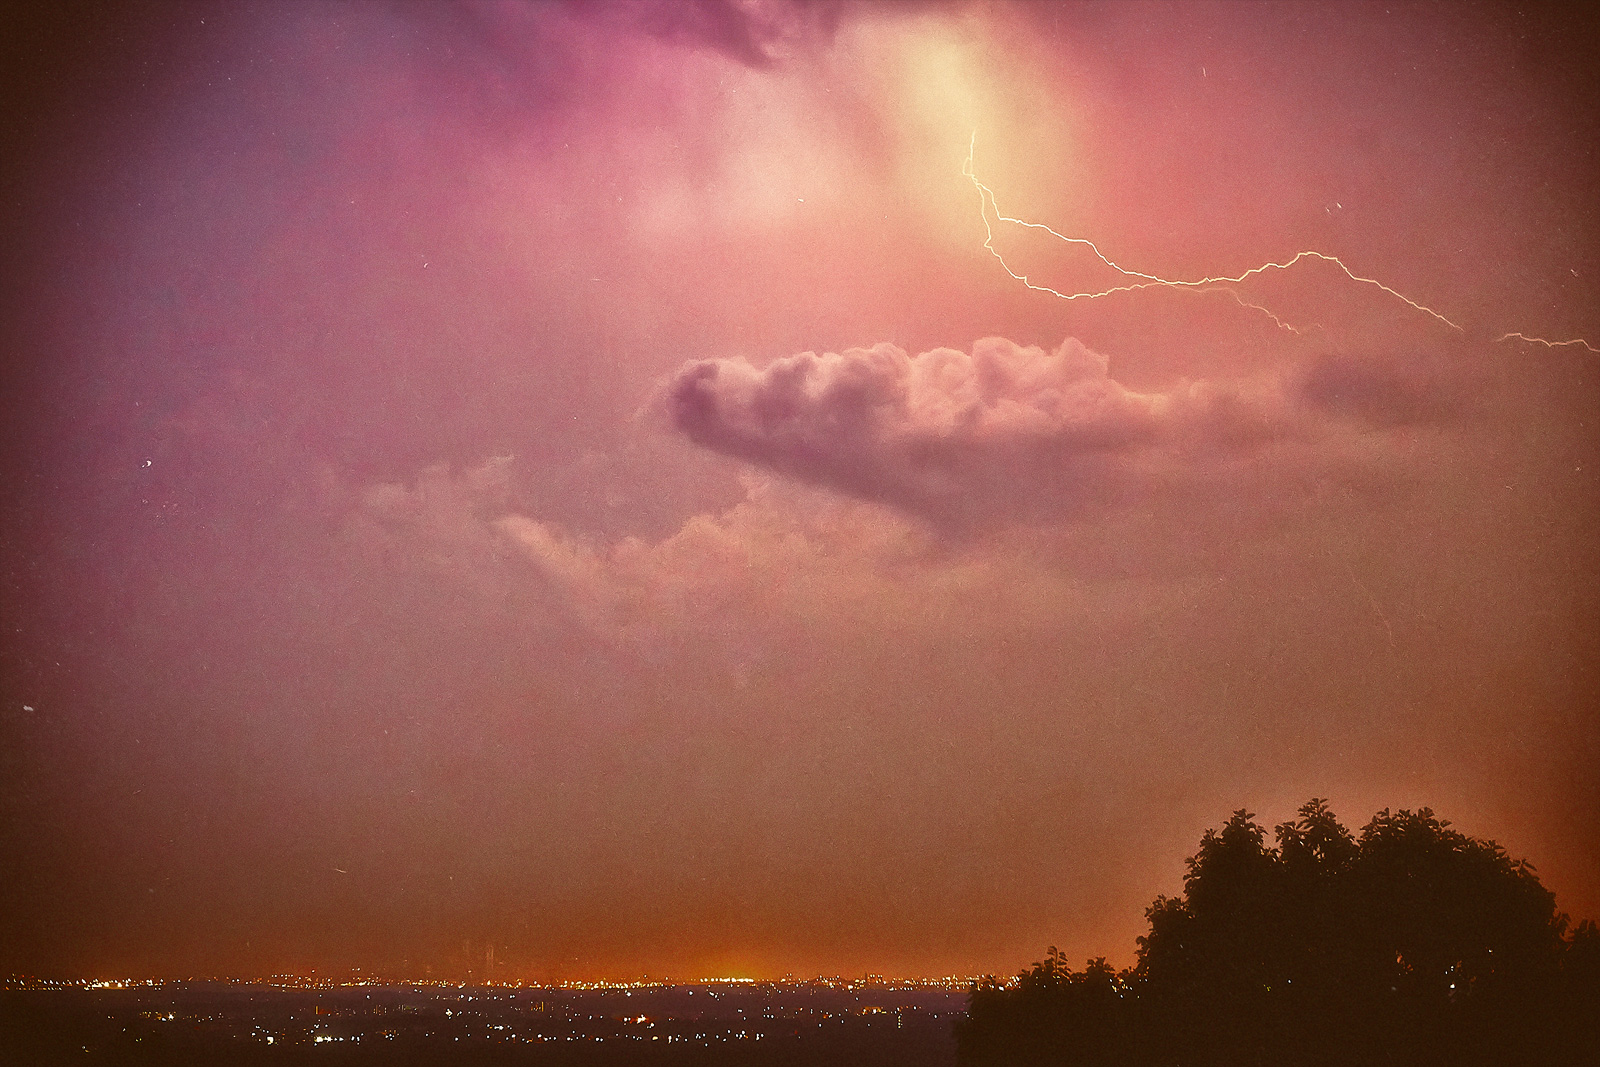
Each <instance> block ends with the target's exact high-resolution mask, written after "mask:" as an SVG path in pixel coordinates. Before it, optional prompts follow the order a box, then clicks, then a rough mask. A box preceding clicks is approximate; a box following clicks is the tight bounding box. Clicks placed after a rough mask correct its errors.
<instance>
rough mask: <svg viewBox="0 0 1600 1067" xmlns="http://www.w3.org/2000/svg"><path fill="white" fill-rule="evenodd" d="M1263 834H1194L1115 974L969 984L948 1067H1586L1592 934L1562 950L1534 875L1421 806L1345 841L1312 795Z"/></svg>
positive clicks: (1235, 825)
mask: <svg viewBox="0 0 1600 1067" xmlns="http://www.w3.org/2000/svg"><path fill="white" fill-rule="evenodd" d="M1274 838H1275V841H1276V845H1275V846H1269V845H1268V844H1267V843H1266V832H1265V830H1264V829H1263V828H1262V827H1261V826H1260V825H1259V824H1257V823H1256V822H1255V816H1254V815H1253V814H1252V813H1251V812H1249V811H1244V810H1240V811H1236V812H1234V814H1233V816H1232V817H1231V818H1230V819H1229V820H1228V821H1227V823H1226V824H1224V826H1223V827H1222V829H1221V830H1208V831H1206V833H1205V835H1204V836H1203V837H1202V838H1201V841H1200V849H1199V851H1198V852H1197V853H1196V854H1195V855H1194V856H1193V857H1191V858H1190V859H1189V861H1188V871H1187V873H1186V875H1185V877H1184V889H1183V895H1182V896H1181V897H1175V898H1174V897H1158V898H1157V899H1156V901H1155V902H1154V903H1153V904H1152V905H1151V906H1150V908H1149V909H1148V910H1147V911H1146V913H1145V914H1146V917H1147V918H1148V920H1149V924H1150V929H1149V932H1148V933H1147V934H1146V935H1145V936H1143V937H1141V938H1139V939H1138V963H1137V965H1136V966H1135V967H1134V968H1132V969H1131V970H1129V971H1125V972H1123V973H1122V974H1120V975H1114V974H1112V972H1111V969H1110V968H1109V967H1108V966H1107V965H1106V963H1105V961H1104V960H1103V959H1101V960H1095V961H1091V962H1090V964H1089V966H1088V968H1087V969H1086V970H1085V971H1084V972H1081V973H1074V972H1073V971H1072V969H1071V968H1070V967H1069V966H1068V965H1067V964H1066V961H1065V960H1064V959H1062V958H1061V955H1060V953H1059V952H1057V951H1056V950H1055V949H1054V948H1052V949H1051V950H1050V954H1049V955H1048V956H1047V957H1046V959H1045V960H1044V961H1042V962H1041V963H1038V964H1035V965H1034V967H1033V968H1032V969H1031V970H1029V971H1026V972H1024V973H1023V974H1022V975H1021V976H1020V977H1019V978H1018V979H1017V980H1016V982H1014V983H1012V984H1009V985H1001V984H999V983H996V982H989V983H987V984H981V985H979V986H975V987H974V989H973V993H972V1002H971V1010H970V1011H969V1016H968V1019H967V1020H966V1021H965V1022H964V1023H963V1024H962V1026H961V1027H959V1028H958V1032H957V1037H958V1044H959V1047H960V1054H961V1061H962V1063H963V1064H970V1065H974V1067H976V1065H980V1064H999V1063H1015V1064H1102V1063H1107V1064H1109V1063H1113V1062H1115V1063H1118V1064H1127V1065H1139V1064H1161V1065H1163V1067H1209V1065H1217V1067H1222V1065H1227V1067H1241V1065H1253V1064H1262V1065H1266V1064H1272V1065H1306V1067H1323V1065H1326V1067H1333V1065H1338V1064H1354V1063H1363V1064H1366V1063H1370V1064H1434V1063H1439V1064H1444V1063H1449V1064H1452V1065H1467V1064H1491V1063H1493V1064H1496V1065H1499V1064H1508V1063H1523V1062H1526V1063H1540V1064H1566V1063H1571V1064H1578V1063H1594V1062H1600V1041H1597V1038H1600V932H1597V930H1596V928H1595V926H1594V924H1593V923H1588V922H1586V923H1583V924H1580V925H1579V926H1578V927H1577V929H1576V930H1574V931H1573V932H1572V934H1571V936H1565V934H1566V926H1567V919H1566V916H1564V915H1562V914H1560V913H1559V912H1557V911H1556V907H1555V898H1554V896H1553V895H1552V894H1551V893H1550V892H1549V891H1548V890H1547V889H1545V888H1544V887H1543V886H1542V885H1540V884H1539V879H1538V877H1537V875H1536V874H1535V872H1534V870H1533V868H1532V866H1530V865H1529V864H1527V863H1526V862H1524V861H1521V860H1514V859H1512V858H1510V857H1509V856H1508V855H1507V854H1506V852H1505V850H1504V849H1503V848H1501V847H1500V846H1499V845H1497V844H1495V843H1494V842H1492V841H1482V840H1478V839H1476V838H1471V837H1468V836H1466V835H1464V834H1461V833H1459V832H1458V831H1456V830H1454V829H1451V828H1450V824H1449V823H1448V822H1445V821H1443V820H1440V819H1438V818H1436V817H1435V816H1434V814H1433V812H1432V811H1430V810H1428V809H1426V808H1424V809H1422V810H1420V811H1416V812H1412V811H1397V812H1390V811H1388V810H1385V811H1382V812H1379V813H1378V814H1377V815H1376V816H1374V817H1373V819H1372V820H1371V821H1370V822H1369V823H1368V824H1367V825H1366V826H1365V827H1363V828H1362V830H1361V833H1360V835H1359V836H1357V835H1352V834H1351V833H1350V832H1349V831H1348V830H1346V829H1345V828H1344V827H1343V826H1342V825H1340V823H1339V821H1338V820H1337V819H1336V818H1335V817H1334V815H1333V813H1332V812H1331V811H1330V810H1329V809H1328V807H1327V803H1326V802H1325V801H1323V800H1320V799H1313V800H1311V801H1310V802H1309V803H1307V804H1306V805H1305V806H1304V807H1302V808H1301V809H1300V811H1299V813H1298V817H1297V818H1296V819H1294V820H1292V821H1290V822H1286V823H1283V824H1282V825H1280V826H1278V827H1276V828H1275V831H1274Z"/></svg>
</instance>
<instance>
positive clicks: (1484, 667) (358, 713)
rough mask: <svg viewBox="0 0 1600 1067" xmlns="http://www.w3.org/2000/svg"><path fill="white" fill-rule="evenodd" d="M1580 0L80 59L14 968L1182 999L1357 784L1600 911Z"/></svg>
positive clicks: (53, 225) (166, 16)
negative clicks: (1199, 853) (1230, 856)
mask: <svg viewBox="0 0 1600 1067" xmlns="http://www.w3.org/2000/svg"><path fill="white" fill-rule="evenodd" d="M1576 10H1577V9H1576V8H1572V9H1567V8H1560V7H1556V8H1534V9H1531V10H1521V9H1519V8H1518V7H1517V6H1514V5H1499V4H1476V5H1474V4H1448V5H1444V4H1404V3H1389V4H1384V3H1378V4H1362V3H1340V4H1316V3H1304V4H1248V3H1239V4H1206V3H1192V4H1181V5H1165V4H1143V3H1132V2H1130V3H1108V4H1047V3H1038V4H1017V5H1009V4H999V3H996V4H960V3H951V4H941V3H922V4H909V3H908V4H851V3H825V2H819V3H811V4H805V3H785V2H759V0H757V2H750V3H736V2H732V0H730V2H727V3H719V2H711V0H707V2H702V3H670V2H665V0H662V2H642V3H614V4H581V3H572V4H566V3H551V4H518V3H486V4H462V5H449V4H431V3H428V4H424V3H416V4H407V3H388V4H380V3H360V4H341V3H295V4H282V3H227V4H205V3H194V4H143V5H140V4H133V5H114V6H107V7H96V6H81V5H80V6H69V7H67V8H64V9H58V10H57V11H56V13H53V14H52V13H49V12H47V11H46V10H45V9H43V8H41V9H40V10H39V11H37V12H34V11H31V10H28V11H24V12H22V13H19V14H17V15H14V16H9V17H11V18H12V19H13V21H14V23H15V26H14V28H13V31H11V32H9V33H8V36H9V37H10V38H11V39H12V40H11V43H8V44H7V45H6V48H7V49H8V52H7V56H8V60H9V62H8V64H7V66H9V68H10V72H9V73H7V74H6V75H5V76H6V78H7V79H8V81H7V92H8V94H9V95H10V97H11V98H12V99H13V100H14V101H17V104H16V106H14V107H12V108H11V109H10V110H11V111H13V112H14V114H12V115H10V116H8V117H7V119H6V127H5V131H6V132H5V135H4V136H5V139H6V140H5V144H4V151H3V152H0V155H4V156H5V157H7V161H6V162H5V164H4V181H5V186H4V192H5V204H4V208H3V209H0V211H3V213H4V223H5V227H6V231H5V236H4V239H3V241H0V244H3V245H4V250H3V251H0V256H3V259H4V263H5V277H6V279H7V284H6V287H5V288H6V292H5V295H4V298H3V303H4V316H5V317H4V323H3V326H4V329H3V331H0V333H3V337H4V343H5V346H6V358H5V364H4V368H3V374H4V376H5V377H4V381H3V383H0V395H3V397H4V399H3V404H4V411H3V416H4V422H5V426H4V434H5V439H4V451H3V456H0V501H3V504H4V508H5V516H4V533H3V534H0V551H3V556H0V574H3V575H4V578H5V581H4V593H3V596H4V602H3V618H4V623H5V637H4V640H3V642H0V652H3V657H4V658H3V661H0V662H3V674H0V686H3V688H0V700H3V706H0V759H3V760H4V761H5V762H4V763H3V765H0V845H3V847H4V849H5V855H6V857H7V859H6V863H5V869H4V870H3V871H0V912H3V914H4V915H5V918H4V920H0V973H4V974H13V973H14V974H30V975H56V976H76V977H79V978H104V979H111V978H135V977H155V978H161V977H173V978H175V977H183V976H194V975H218V976H268V975H274V974H277V975H297V976H310V975H313V974H315V975H349V974H356V973H360V974H364V975H377V976H393V977H396V978H399V977H408V978H417V979H424V978H434V979H439V980H443V979H451V980H456V979H466V978H469V977H470V978H473V979H476V980H491V981H498V982H518V981H526V982H559V981H585V982H590V981H597V980H615V981H634V980H638V979H641V978H646V977H649V978H655V979H664V978H676V979H702V978H709V977H727V978H756V979H766V978H774V977H779V976H783V975H797V976H811V975H844V976H852V975H853V976H861V975H865V974H869V973H870V974H875V975H887V976H891V977H909V976H937V975H973V974H980V973H991V972H992V973H998V974H1009V973H1014V972H1015V971H1016V970H1017V969H1018V968H1019V967H1021V966H1023V965H1025V964H1027V963H1028V962H1030V961H1032V960H1034V959H1037V958H1038V957H1039V956H1040V955H1041V954H1042V953H1043V951H1044V948H1045V946H1046V945H1058V946H1060V947H1061V948H1062V949H1063V950H1064V951H1065V952H1066V953H1067V955H1068V956H1069V957H1071V958H1073V959H1081V958H1083V957H1087V956H1100V955H1104V956H1107V957H1109V958H1110V959H1111V960H1112V962H1113V963H1114V964H1116V965H1119V966H1120V965H1125V964H1128V963H1131V962H1132V960H1133V953H1134V939H1135V937H1136V936H1137V935H1138V934H1140V933H1141V932H1143V930H1144V909H1145V908H1146V907H1147V906H1148V905H1149V903H1150V902H1151V900H1152V899H1154V898H1155V897H1156V896H1157V895H1158V894H1162V893H1166V894H1171V893H1175V892H1177V891H1179V890H1180V889H1181V887H1182V877H1183V872H1184V866H1183V860H1184V857H1185V856H1187V855H1189V854H1190V853H1191V852H1192V851H1193V849H1194V845H1195V842H1196V841H1197V840H1198V838H1199V835H1200V834H1201V832H1202V831H1203V830H1204V829H1205V828H1206V827H1208V826H1217V825H1219V824H1220V823H1221V822H1222V821H1223V820H1224V819H1226V818H1227V816H1228V815H1229V814H1230V813H1231V812H1232V811H1234V810H1235V809H1239V808H1248V809H1250V810H1251V811H1254V812H1257V813H1258V815H1259V817H1260V818H1261V819H1262V820H1263V821H1264V822H1267V823H1270V822H1274V821H1281V820H1283V819H1286V818H1289V817H1291V816H1292V814H1293V812H1294V810H1295V809H1296V808H1297V807H1298V806H1299V805H1300V804H1302V803H1304V802H1305V801H1306V800H1307V799H1308V798H1310V797H1314V796H1315V797H1327V798H1328V799H1329V801H1330V803H1331V805H1332V807H1333V809H1334V810H1335V811H1336V812H1337V813H1338V814H1339V816H1340V817H1341V818H1342V819H1343V820H1344V821H1345V822H1346V823H1347V824H1349V825H1352V826H1355V827H1359V826H1360V824H1361V823H1363V822H1364V821H1365V820H1366V819H1367V818H1369V817H1370V816H1371V815H1372V814H1373V813H1374V812H1376V811H1378V810H1380V809H1382V808H1386V807H1388V808H1401V807H1405V808H1417V807H1422V806H1428V807H1432V808H1433V809H1434V810H1435V811H1437V812H1438V813H1439V814H1440V815H1441V816H1443V817H1446V818H1449V819H1451V820H1452V821H1453V824H1454V825H1455V826H1456V827H1457V828H1459V829H1461V830H1462V831H1464V832H1466V833H1469V834H1473V835H1476V836H1480V837H1489V838H1493V839H1495V840H1496V841H1498V842H1499V843H1501V844H1502V845H1504V846H1505V847H1506V848H1507V849H1508V850H1509V851H1510V852H1511V853H1512V854H1513V855H1515V856H1519V857H1526V858H1527V859H1529V860H1530V861H1531V862H1532V863H1533V864H1534V865H1535V866H1536V868H1537V870H1538V872H1539V875H1540V877H1541V879H1542V880H1543V882H1544V884H1545V885H1546V886H1548V887H1549V888H1550V889H1552V890H1553V891H1554V892H1555V893H1556V895H1557V899H1558V902H1559V904H1560V906H1561V907H1562V908H1563V909H1564V910H1566V911H1569V912H1571V913H1572V914H1573V915H1574V916H1575V917H1595V916H1596V915H1597V914H1600V775H1597V774H1596V771H1595V768H1596V767H1597V766H1600V715H1597V710H1600V705H1597V699H1600V681H1597V673H1596V672H1597V669H1600V647H1597V626H1596V623H1597V619H1600V529H1597V524H1596V518H1597V516H1600V507H1597V505H1600V480H1597V476H1600V352H1597V349H1600V206H1597V205H1600V157H1597V155H1596V152H1595V147H1596V144H1597V143H1600V142H1597V138H1596V134H1597V114H1600V112H1597V107H1600V105H1597V101H1600V86H1597V85H1596V73H1595V71H1596V65H1595V58H1596V54H1595V50H1594V43H1595V38H1594V34H1593V30H1592V28H1591V26H1590V25H1589V24H1588V23H1587V22H1584V21H1582V20H1581V19H1580V17H1579V16H1577V15H1576V14H1575V12H1576Z"/></svg>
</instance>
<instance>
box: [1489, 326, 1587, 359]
mask: <svg viewBox="0 0 1600 1067" xmlns="http://www.w3.org/2000/svg"><path fill="white" fill-rule="evenodd" d="M1513 337H1515V338H1516V339H1517V340H1519V341H1523V342H1526V343H1527V344H1530V345H1544V346H1545V347H1546V348H1566V347H1568V346H1569V345H1579V346H1581V347H1583V348H1587V349H1588V350H1589V351H1591V352H1593V353H1595V354H1596V355H1600V348H1596V347H1595V346H1594V345H1592V344H1590V343H1589V342H1588V341H1585V340H1584V339H1583V338H1581V337H1574V338H1573V339H1572V340H1570V341H1546V340H1545V339H1544V338H1543V337H1529V336H1528V335H1527V334H1525V333H1521V332H1516V331H1513V332H1512V333H1507V334H1501V335H1500V336H1499V337H1496V338H1495V339H1494V340H1495V343H1496V344H1499V343H1500V342H1501V341H1509V340H1511V339H1512V338H1513Z"/></svg>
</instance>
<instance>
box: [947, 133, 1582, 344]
mask: <svg viewBox="0 0 1600 1067" xmlns="http://www.w3.org/2000/svg"><path fill="white" fill-rule="evenodd" d="M977 145H978V134H977V131H976V130H974V131H973V134H972V140H971V141H970V142H969V143H968V145H967V159H966V162H965V163H963V164H962V166H961V174H962V176H963V177H965V178H966V179H967V180H968V181H970V182H972V185H973V188H974V189H976V190H977V192H978V205H979V213H980V214H981V215H982V217H983V235H984V236H983V247H984V249H985V250H986V251H988V253H989V254H990V255H991V256H993V257H994V258H995V260H996V262H998V263H999V264H1000V266H1001V268H1002V269H1003V270H1005V272H1006V273H1007V274H1009V275H1011V277H1013V278H1015V279H1016V280H1017V281H1019V282H1021V283H1022V284H1023V285H1025V286H1027V287H1028V288H1029V289H1032V290H1034V291H1035V292H1040V293H1048V294H1049V295H1051V296H1054V297H1058V298H1060V299H1062V300H1099V299H1101V298H1102V297H1107V296H1111V295H1113V294H1116V293H1132V292H1138V291H1139V290H1142V289H1158V288H1161V289H1177V290H1180V291H1183V292H1191V293H1215V292H1222V293H1227V294H1228V295H1229V296H1231V297H1233V299H1234V300H1235V301H1237V302H1238V303H1239V305H1240V306H1241V307H1245V308H1249V309H1250V310H1252V311H1259V312H1261V313H1262V314H1264V315H1266V316H1267V317H1268V318H1270V319H1271V320H1272V321H1273V322H1274V323H1276V324H1277V325H1278V326H1279V327H1280V328H1281V329H1285V330H1288V331H1290V332H1291V333H1296V334H1298V333H1301V332H1302V331H1301V330H1300V329H1299V328H1297V327H1295V326H1294V325H1292V324H1290V323H1287V322H1285V321H1284V320H1283V319H1281V318H1279V317H1278V316H1277V315H1276V314H1274V313H1273V312H1272V311H1271V310H1269V309H1267V308H1265V307H1263V306H1261V305H1260V304H1252V303H1250V302H1249V301H1247V300H1246V299H1245V298H1244V297H1242V296H1240V295H1239V293H1238V291H1237V290H1235V289H1233V288H1232V286H1234V285H1238V284H1241V283H1243V282H1246V281H1248V280H1249V279H1251V278H1253V277H1255V276H1256V275H1258V274H1265V273H1266V272H1267V271H1286V270H1289V269H1290V268H1292V267H1294V266H1295V265H1296V264H1298V263H1301V262H1303V261H1310V260H1319V261H1321V262H1323V263H1330V264H1332V265H1333V266H1335V267H1337V268H1338V269H1339V270H1340V271H1342V272H1343V273H1344V276H1345V277H1347V278H1349V279H1350V280H1351V281H1353V282H1356V283H1357V284H1360V285H1366V286H1371V287H1372V288H1374V289H1377V290H1379V291H1381V292H1383V293H1385V294H1387V295H1388V296H1391V297H1393V298H1394V299H1396V300H1399V301H1400V302H1401V303H1403V304H1405V305H1407V306H1408V307H1410V308H1412V309H1414V310H1416V311H1419V312H1421V313H1422V314H1424V315H1428V316H1430V317H1431V318H1433V319H1436V320H1437V321H1438V322H1440V323H1442V324H1443V325H1445V326H1448V327H1449V328H1450V329H1452V330H1455V331H1456V332H1457V333H1466V330H1465V329H1464V328H1463V327H1462V326H1461V325H1460V324H1459V323H1456V322H1453V321H1451V320H1450V319H1448V318H1446V317H1445V316H1444V315H1443V314H1441V313H1440V312H1438V311H1435V310H1434V309H1433V308H1431V307H1428V306H1427V305H1426V304H1421V303H1418V302H1417V301H1415V300H1413V299H1411V298H1410V297H1409V296H1406V295H1405V294H1404V293H1402V292H1400V291H1399V290H1397V289H1392V288H1390V287H1389V286H1387V285H1385V284H1383V283H1382V282H1380V281H1379V280H1378V279H1376V278H1367V277H1363V276H1362V275H1360V274H1357V273H1356V272H1355V271H1353V270H1351V269H1350V268H1349V267H1348V266H1346V265H1345V263H1344V261H1343V260H1342V259H1340V258H1339V257H1338V256H1333V255H1329V254H1328V253H1326V252H1317V251H1314V250H1310V249H1308V250H1306V251H1303V252H1296V253H1295V254H1294V255H1293V256H1291V257H1289V258H1288V259H1286V260H1283V261H1282V262H1272V263H1263V264H1261V265H1260V266H1259V267H1251V268H1250V269H1249V270H1247V271H1245V272H1244V273H1242V274H1237V275H1233V276H1226V275H1218V276H1215V277H1209V278H1199V279H1195V280H1186V279H1181V278H1163V277H1161V276H1160V275H1156V274H1146V273H1145V272H1144V271H1140V270H1133V269H1131V268H1128V267H1124V266H1122V265H1121V264H1119V263H1117V262H1115V261H1114V260H1112V259H1111V258H1110V257H1109V256H1107V255H1106V254H1105V253H1104V252H1102V251H1100V246H1099V245H1097V244H1095V243H1094V242H1093V241H1091V240H1089V239H1088V238H1086V237H1069V236H1067V235H1066V234H1064V233H1061V232H1059V231H1057V230H1055V229H1054V228H1052V227H1050V226H1047V225H1045V224H1044V223H1042V222H1029V221H1028V220H1027V219H1019V218H1013V217H1011V216H1010V215H1005V214H1002V213H1001V211H1000V204H999V201H998V200H997V199H996V198H995V195H994V190H993V189H990V188H989V187H988V186H987V185H985V184H984V183H983V182H982V181H980V180H978V174H977V171H976V169H975V168H974V166H973V156H974V153H975V151H976V149H977ZM991 213H993V216H994V221H995V222H996V223H1001V222H1007V223H1011V224H1012V225H1014V226H1022V227H1024V228H1026V229H1030V230H1043V231H1044V232H1045V233H1048V234H1049V235H1050V236H1052V237H1054V238H1056V239H1057V240H1058V241H1061V242H1063V243H1064V244H1069V245H1081V246H1082V247H1084V248H1087V249H1088V250H1089V251H1091V252H1093V253H1094V255H1095V258H1096V259H1098V260H1100V262H1101V263H1104V264H1105V265H1106V266H1107V267H1110V268H1111V269H1112V270H1114V271H1116V272H1117V273H1118V274H1120V275H1122V276H1123V277H1124V278H1130V279H1136V280H1133V281H1129V282H1126V283H1124V284H1121V285H1112V286H1108V287H1107V288H1104V289H1098V290H1083V291H1081V292H1073V293H1067V292H1062V291H1061V290H1060V289H1056V288H1053V287H1051V286H1048V285H1041V284H1040V283H1038V282H1035V281H1034V280H1033V279H1032V278H1030V277H1029V276H1028V275H1027V274H1022V273H1019V272H1018V271H1016V270H1015V269H1013V268H1012V266H1011V264H1010V263H1007V262H1006V258H1005V256H1004V255H1002V254H1001V253H1000V250H999V249H997V248H995V246H994V226H993V225H991V224H990V221H989V217H990V214H991ZM1513 338H1517V339H1519V340H1522V341H1524V342H1527V343H1529V344H1540V345H1544V346H1545V347H1546V348H1563V347H1566V346H1569V345H1574V346H1576V345H1581V346H1582V347H1584V348H1587V349H1588V350H1589V351H1591V352H1595V353H1597V354H1600V349H1597V348H1595V347H1594V346H1593V345H1591V344H1589V342H1588V341H1585V340H1583V339H1582V338H1575V339H1573V340H1571V341H1547V340H1545V339H1544V338H1542V337H1529V336H1527V335H1525V334H1522V333H1507V334H1504V335H1502V336H1500V337H1497V338H1495V342H1496V343H1499V342H1502V341H1509V340H1511V339H1513Z"/></svg>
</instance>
